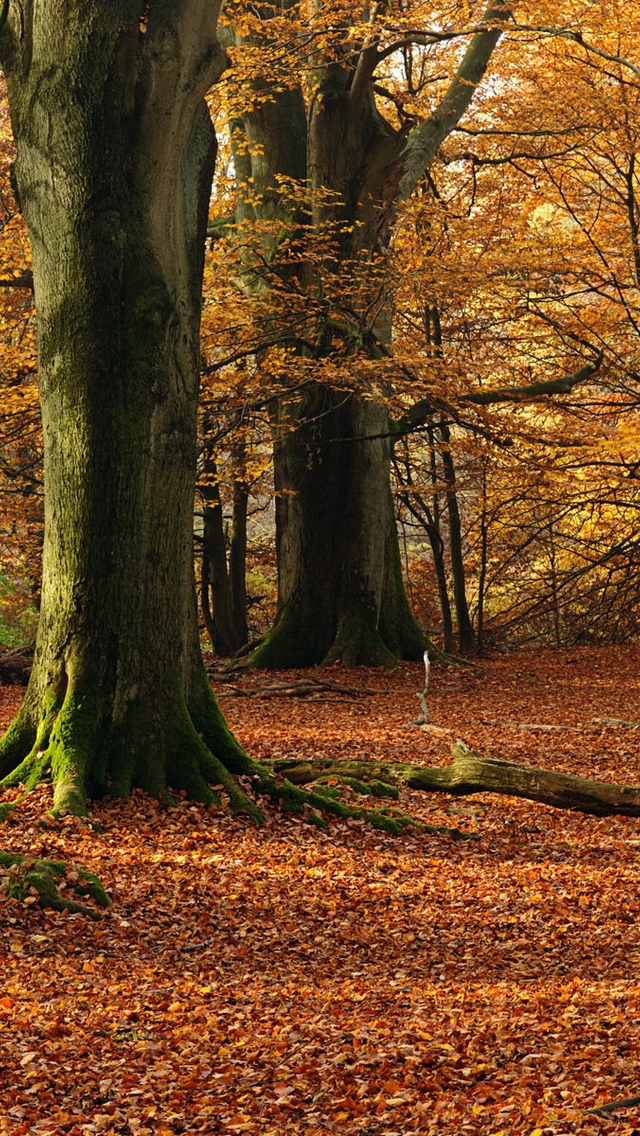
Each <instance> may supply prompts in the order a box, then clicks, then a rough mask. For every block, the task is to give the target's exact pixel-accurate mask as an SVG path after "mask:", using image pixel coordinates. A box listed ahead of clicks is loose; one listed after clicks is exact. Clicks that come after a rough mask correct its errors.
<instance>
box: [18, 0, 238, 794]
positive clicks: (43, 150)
mask: <svg viewBox="0 0 640 1136" xmlns="http://www.w3.org/2000/svg"><path fill="white" fill-rule="evenodd" d="M217 10H218V6H217V4H216V3H212V0H172V2H171V3H166V2H164V0H160V2H158V3H153V4H152V5H151V6H149V5H147V4H145V3H144V2H143V0H114V2H113V3H110V4H109V5H108V6H106V7H105V5H103V4H101V3H100V2H99V0H83V2H82V3H80V2H75V0H74V2H72V3H71V5H64V6H63V7H61V6H59V5H58V4H55V3H53V2H44V3H41V4H36V3H35V2H34V0H25V2H24V3H20V4H18V3H16V2H14V0H5V2H4V4H3V6H2V14H1V18H0V22H1V31H0V60H1V63H2V68H3V71H4V75H5V78H6V83H7V89H8V96H9V104H10V113H11V121H12V126H13V132H14V138H15V143H16V147H17V160H16V163H15V183H16V187H17V191H18V194H19V201H20V207H21V210H22V212H23V214H24V217H25V220H26V223H27V226H28V230H29V235H30V240H31V249H32V256H33V279H34V285H35V298H36V308H37V317H38V367H39V383H40V398H41V407H42V418H43V428H44V447H45V454H44V477H45V539H44V555H43V580H42V604H41V613H40V622H39V627H38V635H37V644H36V651H35V660H34V665H33V671H32V674H31V679H30V683H29V687H28V690H27V693H26V697H25V700H24V704H23V707H22V709H21V711H20V713H19V715H18V717H17V719H16V720H15V721H14V723H13V725H12V726H11V728H10V729H9V731H8V733H7V734H6V735H5V737H4V739H3V741H2V744H1V747H0V754H1V757H0V774H1V775H3V776H4V777H5V782H4V783H5V784H12V783H19V782H25V783H26V784H27V785H29V784H33V783H34V782H35V781H37V780H38V778H39V777H40V776H41V775H42V774H43V772H44V771H45V770H46V769H48V768H50V769H51V775H52V780H53V783H54V804H55V807H56V808H59V809H64V808H69V809H72V810H74V811H82V809H83V808H84V800H85V795H86V794H87V793H89V794H92V795H98V794H101V793H104V792H107V791H109V792H111V793H113V794H116V795H126V794H127V793H129V792H130V790H131V788H132V786H135V785H138V786H142V787H144V788H145V789H147V790H149V791H150V792H152V793H154V794H155V795H157V796H162V795H163V794H164V793H165V792H166V789H167V786H171V787H174V788H178V789H179V788H183V789H185V790H186V791H187V792H188V793H189V794H190V795H192V796H194V797H196V798H200V799H204V800H208V799H211V798H212V794H211V791H210V790H209V788H208V786H207V780H209V781H213V782H214V783H218V784H220V783H222V784H224V785H225V786H226V788H227V791H228V792H229V794H230V795H231V798H232V801H233V802H234V803H235V804H236V805H237V806H238V807H245V808H247V810H249V811H252V809H253V806H252V804H251V802H249V801H248V799H247V798H246V797H245V796H244V794H243V793H242V792H241V790H240V789H239V788H238V787H237V785H236V782H235V780H234V778H233V777H231V776H230V774H229V773H228V769H233V770H234V771H236V772H237V771H240V770H247V769H248V768H249V761H248V758H247V757H246V755H245V754H244V752H243V750H242V749H241V747H240V746H239V745H238V744H237V742H236V741H235V739H234V738H233V736H232V735H231V733H230V731H229V730H228V729H227V727H226V725H225V723H224V720H223V718H222V716H221V714H220V712H219V710H218V707H217V705H216V703H215V700H214V697H213V694H212V692H211V688H210V686H209V683H208V681H207V677H206V673H205V671H204V666H203V663H202V659H201V655H200V650H199V644H198V638H197V625H196V619H195V596H194V585H193V564H192V518H193V493H194V480H195V454H196V410H197V399H198V381H199V313H200V307H201V283H202V269H203V249H204V239H205V232H206V224H207V210H208V202H209V194H210V185H211V178H212V173H213V168H214V161H215V153H216V143H215V135H214V131H213V128H212V125H211V121H210V117H209V113H208V110H207V106H206V102H205V99H204V96H205V94H206V92H207V90H208V89H209V88H210V86H211V84H212V83H213V82H214V81H215V80H216V79H217V78H218V77H219V75H220V73H221V71H222V69H223V66H224V63H225V60H224V55H223V53H222V51H221V49H220V47H219V45H218V42H217V40H216V17H217Z"/></svg>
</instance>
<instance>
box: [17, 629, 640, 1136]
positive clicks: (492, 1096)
mask: <svg viewBox="0 0 640 1136" xmlns="http://www.w3.org/2000/svg"><path fill="white" fill-rule="evenodd" d="M315 675H316V677H318V678H320V679H322V678H323V677H325V678H326V677H328V678H330V680H331V681H334V682H336V683H345V684H346V685H348V686H349V687H352V688H356V689H357V690H359V691H361V693H359V694H358V695H356V694H353V695H349V694H345V693H342V694H340V693H338V692H335V693H332V692H325V694H326V699H327V700H325V701H305V700H303V699H301V698H295V697H291V696H287V695H284V694H282V693H280V694H278V693H276V694H275V695H274V693H273V692H271V694H270V695H269V697H259V695H260V694H261V693H262V694H268V693H269V692H268V691H265V689H264V688H265V687H269V686H273V684H274V683H276V682H287V681H289V680H290V679H291V675H290V674H287V675H284V674H281V675H276V676H274V675H268V674H250V675H246V676H243V677H239V678H238V677H235V678H231V679H229V683H228V684H224V683H221V682H220V681H218V682H217V684H216V685H217V689H218V692H219V695H220V701H221V704H222V706H223V709H224V711H225V713H226V715H227V717H228V720H229V721H230V723H231V725H232V726H233V728H234V729H235V731H236V732H237V734H238V736H239V737H240V739H241V740H242V742H243V743H244V744H245V746H246V747H247V748H248V749H249V751H250V752H251V753H252V754H253V755H255V756H256V757H257V758H260V757H267V756H268V757H303V756H307V755H309V756H319V755H320V756H322V755H326V756H330V757H340V756H344V757H345V758H349V757H358V758H368V757H370V758H376V759H392V760H406V761H410V762H412V763H418V762H424V763H425V764H428V765H437V764H445V763H447V761H448V760H449V744H450V742H452V741H454V740H455V739H456V738H457V737H462V738H463V739H464V740H465V741H466V742H467V743H468V744H469V745H471V746H472V747H473V748H474V749H476V750H477V752H478V753H479V754H481V755H483V756H493V757H500V758H507V759H511V760H514V761H519V762H528V763H532V764H538V765H540V766H543V767H545V768H549V769H556V770H564V771H567V772H573V773H579V774H582V775H585V776H587V777H591V778H597V779H602V780H613V781H617V782H624V783H640V730H634V729H633V728H632V727H631V726H630V725H621V724H620V723H619V722H618V724H616V725H611V724H607V723H606V722H603V721H602V720H601V719H618V720H621V721H622V722H626V723H638V722H640V646H637V645H634V646H627V647H624V648H617V647H616V648H597V649H578V650H572V651H556V652H554V651H540V652H537V653H535V654H534V653H518V654H513V655H511V656H499V657H495V658H493V659H490V660H488V661H487V662H485V663H483V664H482V666H481V667H479V668H477V669H472V668H470V667H462V668H444V667H441V666H440V667H439V666H434V668H433V672H432V689H431V696H430V710H431V718H432V722H433V723H434V724H435V725H437V726H439V727H441V732H439V733H428V732H426V731H424V730H422V729H421V728H419V727H416V726H412V725H411V724H410V723H411V722H412V720H413V719H415V717H416V715H417V712H418V709H419V708H418V703H417V700H416V698H415V691H416V690H418V689H419V688H420V687H421V686H422V685H423V677H424V672H423V670H422V667H421V666H418V665H416V666H406V667H404V668H403V669H402V670H400V671H399V672H398V673H395V674H389V673H387V672H383V671H342V670H339V669H335V668H334V669H331V670H330V671H329V672H325V673H324V675H323V673H322V672H315ZM297 677H298V678H301V677H309V674H308V672H307V673H306V675H303V674H302V673H300V674H298V676H297ZM363 688H366V690H367V691H369V692H371V693H365V692H364V689H363ZM239 691H244V696H243V695H242V694H240V693H239ZM248 692H249V693H248ZM21 695H22V691H21V690H20V689H19V688H17V687H2V688H0V725H2V726H4V725H6V724H8V722H9V721H10V718H11V715H12V713H13V712H14V711H15V709H16V708H17V706H18V705H19V701H20V698H21ZM545 727H552V728H551V729H549V728H546V729H545ZM449 731H450V732H449ZM49 804H50V797H49V793H48V790H47V789H46V788H41V789H39V790H38V791H37V792H35V793H33V794H31V795H30V796H29V797H28V798H27V799H26V800H25V801H24V802H23V803H22V804H21V805H20V806H19V807H18V808H17V809H16V810H14V812H12V813H11V814H10V816H9V820H8V821H7V822H6V823H5V825H4V831H3V836H2V840H1V841H0V843H1V845H2V846H3V847H5V848H11V849H15V850H20V851H24V852H28V853H29V854H35V855H44V856H49V857H53V858H56V857H60V858H65V859H67V860H72V861H74V862H76V863H78V864H81V865H84V866H85V867H90V868H92V869H93V870H94V871H96V872H97V873H98V874H99V875H100V877H101V879H102V880H103V882H104V883H105V884H106V886H107V887H108V888H109V890H110V892H111V894H112V897H113V906H112V907H111V909H110V911H109V914H108V916H107V918H106V919H105V920H104V921H102V922H98V923H94V922H91V921H90V920H88V919H86V918H84V917H82V916H78V915H72V916H70V915H68V914H59V913H53V912H48V911H42V910H40V909H39V908H38V907H37V906H36V904H35V902H34V903H33V904H31V905H27V906H24V905H22V904H19V903H17V902H16V901H12V900H8V899H6V897H5V898H4V899H3V900H2V901H0V919H1V921H2V924H1V926H2V930H1V934H0V1133H2V1134H5V1133H6V1134H11V1136H19V1134H31V1133H34V1134H38V1136H59V1134H63V1133H64V1134H65V1136H88V1134H93V1133H102V1134H103V1136H112V1134H116V1133H117V1134H120V1133H125V1134H132V1136H146V1134H149V1133H153V1134H160V1136H170V1134H174V1136H175V1134H178V1133H184V1134H191V1133H193V1134H195V1133H205V1134H212V1136H216V1134H220V1136H232V1134H234V1133H256V1134H260V1136H292V1134H294V1133H296V1134H298V1133H299V1134H301V1136H325V1134H329V1133H342V1134H344V1136H354V1134H356V1136H404V1134H405V1133H431V1134H438V1136H464V1134H466V1133H483V1134H484V1133H486V1134H490V1136H498V1134H503V1136H512V1134H520V1133H526V1134H527V1136H542V1134H544V1136H546V1134H553V1136H561V1134H568V1133H580V1134H584V1136H591V1134H593V1133H598V1134H600V1133H609V1132H611V1133H615V1134H616V1136H633V1134H636V1136H640V1110H638V1109H637V1108H636V1109H634V1108H633V1107H626V1108H623V1109H620V1110H618V1111H615V1112H608V1113H606V1114H604V1115H595V1114H590V1113H589V1112H588V1111H587V1110H588V1109H590V1108H594V1107H596V1106H598V1105H601V1104H604V1103H606V1102H612V1101H616V1100H620V1099H621V1098H629V1097H634V1096H639V1095H640V934H639V926H640V924H639V918H640V895H639V884H640V871H639V869H640V824H639V823H638V821H637V820H631V819H625V818H622V817H620V818H607V819H599V818H594V817H589V816H583V815H580V814H573V813H568V812H560V811H557V810H554V809H552V808H550V807H546V806H543V805H537V804H533V803H529V802H525V801H517V800H512V799H509V798H506V797H497V796H493V795H489V794H485V795H480V796H476V797H467V798H452V797H447V796H446V795H442V794H440V795H431V796H427V795H425V794H419V793H416V792H406V793H403V794H402V798H401V806H402V808H403V809H404V810H405V811H406V812H412V813H413V814H414V815H415V816H418V817H420V818H421V819H422V820H423V821H424V822H426V823H429V824H432V825H444V826H447V827H448V828H450V829H451V828H458V829H460V830H461V831H463V832H465V833H467V834H469V835H471V836H473V837H474V839H464V840H462V839H455V838H454V837H452V836H451V835H447V834H444V833H438V834H429V833H427V832H425V831H415V830H414V831H412V832H410V833H408V834H406V835H403V836H402V837H393V836H390V835H386V834H384V833H380V832H377V831H375V830H373V829H371V828H369V827H365V826H364V825H363V824H362V823H361V822H357V821H347V822H344V821H332V822H331V824H330V828H329V830H328V832H322V831H319V830H317V829H315V828H313V827H311V826H309V825H307V824H305V823H302V822H301V821H300V820H298V819H295V818H291V817H283V816H282V815H280V814H279V813H277V812H276V811H275V810H274V809H273V808H270V807H268V808H267V810H266V823H265V825H264V826H263V827H262V828H260V829H256V828H254V827H252V826H251V825H250V824H249V823H248V822H245V821H244V820H242V819H238V818H235V817H232V816H230V815H229V814H228V812H226V811H224V810H223V809H216V810H213V809H204V808H201V807H197V806H193V805H191V804H189V803H188V802H186V801H183V802H181V803H179V805H178V806H177V807H176V808H175V809H172V810H169V811H167V810H165V809H163V808H161V807H160V806H158V805H157V804H156V803H154V802H153V801H151V800H149V799H148V798H147V797H145V796H143V795H142V794H137V795H136V796H135V797H134V798H133V799H132V800H131V801H126V802H100V803H98V804H96V805H95V806H93V807H92V810H91V818H90V819H91V821H92V822H94V825H96V826H99V827H91V825H90V824H89V823H88V822H86V821H83V820H78V819H75V818H72V817H65V818H63V819H62V820H60V821H57V822H56V821H51V820H49V821H47V822H46V827H44V828H43V827H42V826H41V824H40V823H39V822H41V820H42V817H43V814H44V813H45V811H46V809H47V807H49Z"/></svg>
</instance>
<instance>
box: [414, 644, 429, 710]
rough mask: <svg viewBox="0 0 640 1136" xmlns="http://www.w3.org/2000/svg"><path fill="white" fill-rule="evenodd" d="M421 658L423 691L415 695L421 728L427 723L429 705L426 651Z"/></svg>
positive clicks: (427, 655) (427, 654) (427, 656)
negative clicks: (422, 664)
mask: <svg viewBox="0 0 640 1136" xmlns="http://www.w3.org/2000/svg"><path fill="white" fill-rule="evenodd" d="M422 657H423V659H424V690H418V691H417V693H416V698H417V699H418V702H419V703H420V709H421V710H422V715H421V717H422V721H421V722H420V725H421V726H422V725H426V723H427V722H428V721H429V704H428V702H427V695H428V693H429V671H430V669H431V664H430V662H429V653H428V651H425V653H424V655H423V656H422ZM419 721H420V720H419Z"/></svg>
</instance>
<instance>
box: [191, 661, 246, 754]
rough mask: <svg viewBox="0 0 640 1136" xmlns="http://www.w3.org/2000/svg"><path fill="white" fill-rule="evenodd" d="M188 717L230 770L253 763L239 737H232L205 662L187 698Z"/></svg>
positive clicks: (208, 746) (212, 751) (210, 748)
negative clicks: (189, 716) (238, 739)
mask: <svg viewBox="0 0 640 1136" xmlns="http://www.w3.org/2000/svg"><path fill="white" fill-rule="evenodd" d="M188 707H189V713H190V715H191V721H192V722H193V725H194V727H195V729H196V731H197V733H199V734H200V735H201V737H202V740H203V742H204V744H205V745H206V746H207V748H208V749H209V750H210V751H211V753H213V754H215V755H216V757H218V758H220V760H221V761H223V762H224V764H225V767H226V768H227V769H228V771H229V772H230V773H238V774H250V773H253V772H254V765H253V763H252V761H251V758H250V757H249V755H248V754H247V753H246V752H245V751H244V749H243V748H242V746H241V745H240V743H239V741H237V739H236V738H235V737H234V735H233V734H232V732H231V730H230V729H229V727H228V725H227V723H226V722H225V719H224V715H223V713H222V711H221V710H220V707H219V706H218V703H217V701H216V697H215V694H214V693H213V690H212V688H211V683H210V682H209V679H208V677H207V672H206V671H205V669H204V666H202V667H199V668H198V674H197V677H196V679H195V681H194V683H193V689H192V691H191V693H190V695H189V700H188Z"/></svg>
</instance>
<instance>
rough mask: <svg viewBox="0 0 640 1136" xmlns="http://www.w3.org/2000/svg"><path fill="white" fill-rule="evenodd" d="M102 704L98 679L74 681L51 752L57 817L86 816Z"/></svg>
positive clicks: (49, 754) (50, 748)
mask: <svg viewBox="0 0 640 1136" xmlns="http://www.w3.org/2000/svg"><path fill="white" fill-rule="evenodd" d="M100 701H101V699H100V691H99V687H98V683H97V682H96V680H94V679H88V680H87V679H86V680H79V681H77V682H73V681H70V683H69V687H68V689H67V693H66V697H65V700H64V702H63V704H62V708H61V710H60V713H59V714H58V716H57V718H56V720H55V724H54V726H53V729H52V731H51V738H50V741H49V747H48V749H47V757H48V759H49V761H50V763H51V780H52V782H53V811H54V813H55V814H60V813H62V812H71V813H74V815H76V816H84V815H85V813H86V811H87V806H86V776H87V769H88V767H89V764H90V761H91V758H92V756H93V753H94V751H95V747H96V736H97V729H98V710H99V706H100Z"/></svg>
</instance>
